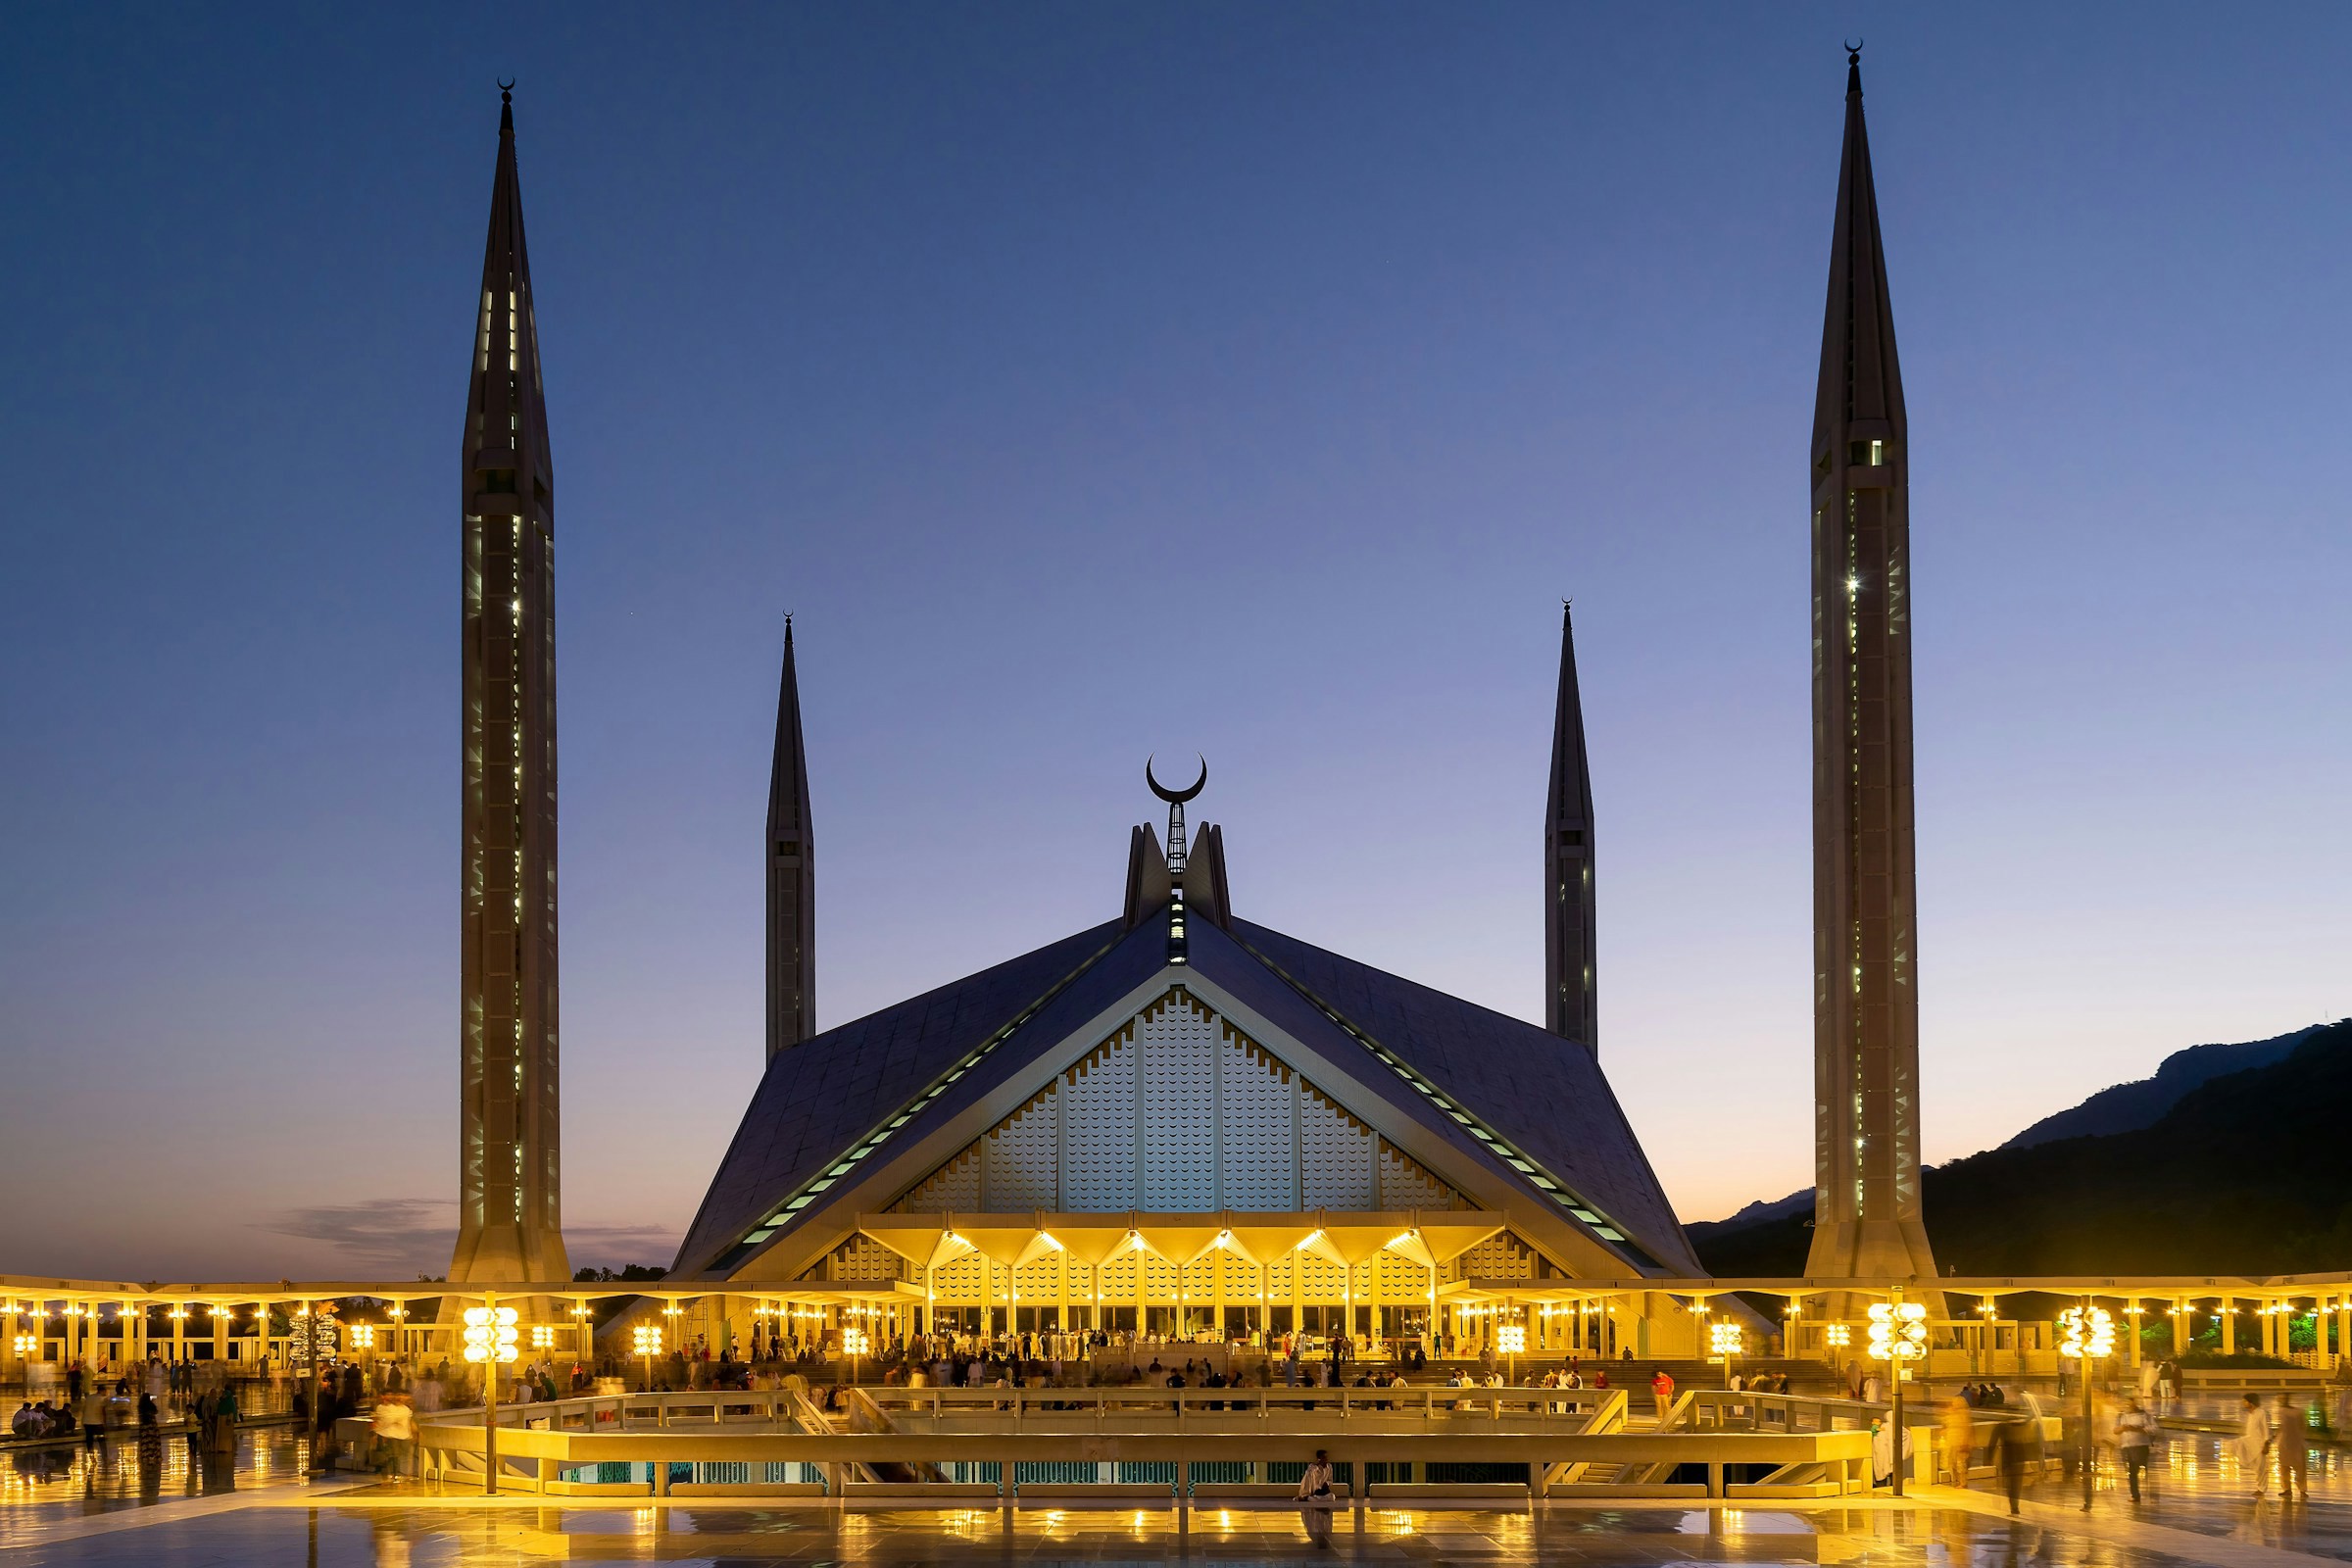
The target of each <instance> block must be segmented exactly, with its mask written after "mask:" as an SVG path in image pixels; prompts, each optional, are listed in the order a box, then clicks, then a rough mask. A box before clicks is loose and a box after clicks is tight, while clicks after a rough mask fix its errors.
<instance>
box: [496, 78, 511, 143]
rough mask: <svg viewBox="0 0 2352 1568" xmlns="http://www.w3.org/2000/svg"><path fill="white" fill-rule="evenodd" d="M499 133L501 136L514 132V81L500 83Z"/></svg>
mask: <svg viewBox="0 0 2352 1568" xmlns="http://www.w3.org/2000/svg"><path fill="white" fill-rule="evenodd" d="M498 133H499V134H500V135H501V136H512V135H514V134H515V83H514V82H512V81H502V82H500V83H499V84H498Z"/></svg>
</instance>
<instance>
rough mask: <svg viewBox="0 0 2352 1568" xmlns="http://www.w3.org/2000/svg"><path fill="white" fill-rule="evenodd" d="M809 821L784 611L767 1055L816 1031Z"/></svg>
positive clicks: (771, 819)
mask: <svg viewBox="0 0 2352 1568" xmlns="http://www.w3.org/2000/svg"><path fill="white" fill-rule="evenodd" d="M810 836H811V835H810V829H809V754H808V752H807V750H806V749H805V748H804V747H803V746H802V744H801V678H800V674H799V672H798V670H797V669H796V668H795V667H794V664H793V655H792V617H791V616H790V615H787V616H785V617H784V678H783V685H782V688H781V690H779V691H778V693H777V695H776V758H775V764H774V766H773V767H771V768H770V769H769V772H768V776H767V1056H768V1059H769V1060H770V1061H773V1060H774V1059H775V1055H776V1053H777V1052H779V1051H786V1050H789V1049H791V1048H792V1047H794V1046H797V1045H799V1044H800V1043H801V1042H802V1041H804V1040H806V1039H808V1038H809V1036H810V1035H812V1034H814V1033H816V871H815V867H814V861H813V858H812V855H811V851H812V845H811V843H810Z"/></svg>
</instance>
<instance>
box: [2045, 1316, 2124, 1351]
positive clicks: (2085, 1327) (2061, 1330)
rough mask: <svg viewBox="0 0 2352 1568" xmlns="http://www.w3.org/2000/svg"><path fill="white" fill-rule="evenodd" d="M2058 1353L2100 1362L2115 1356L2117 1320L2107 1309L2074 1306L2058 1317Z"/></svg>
mask: <svg viewBox="0 0 2352 1568" xmlns="http://www.w3.org/2000/svg"><path fill="white" fill-rule="evenodd" d="M2058 1353H2059V1354H2060V1355H2071V1356H2075V1357H2078V1358H2081V1357H2084V1356H2087V1357H2089V1358H2090V1359H2091V1360H2094V1361H2095V1360H2097V1359H2099V1358H2100V1357H2102V1356H2108V1355H2113V1354H2114V1353H2115V1318H2114V1317H2113V1316H2112V1315H2111V1314H2109V1312H2108V1310H2107V1309H2106V1308H2105V1307H2103V1306H2070V1307H2068V1308H2067V1309H2066V1310H2065V1311H2063V1312H2061V1313H2059V1314H2058Z"/></svg>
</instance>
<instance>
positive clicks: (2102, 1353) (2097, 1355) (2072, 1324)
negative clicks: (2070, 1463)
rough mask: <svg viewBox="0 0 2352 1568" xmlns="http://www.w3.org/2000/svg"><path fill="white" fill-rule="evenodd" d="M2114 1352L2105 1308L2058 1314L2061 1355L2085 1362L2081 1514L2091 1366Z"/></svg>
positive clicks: (2086, 1496)
mask: <svg viewBox="0 0 2352 1568" xmlns="http://www.w3.org/2000/svg"><path fill="white" fill-rule="evenodd" d="M2114 1351H2115V1319H2114V1318H2113V1317H2111V1316H2109V1315H2108V1312H2107V1309H2106V1308H2105V1307H2103V1306H2096V1305H2093V1304H2092V1303H2091V1302H2090V1301H2089V1300H2088V1299H2085V1300H2084V1301H2083V1302H2082V1305H2081V1306H2070V1307H2068V1308H2067V1309H2066V1310H2065V1311H2063V1312H2061V1313H2059V1314H2058V1353H2059V1354H2060V1355H2070V1356H2073V1357H2074V1358H2075V1359H2076V1360H2078V1361H2081V1362H2082V1511H2083V1512H2084V1513H2088V1512H2089V1511H2090V1458H2091V1446H2090V1382H2091V1371H2092V1367H2091V1363H2092V1362H2094V1361H2098V1360H2102V1359H2104V1358H2105V1357H2107V1356H2109V1355H2111V1354H2113V1353H2114Z"/></svg>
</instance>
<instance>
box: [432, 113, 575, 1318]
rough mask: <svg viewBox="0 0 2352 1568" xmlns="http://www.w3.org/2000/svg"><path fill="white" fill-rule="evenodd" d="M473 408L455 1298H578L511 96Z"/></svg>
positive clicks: (541, 433) (541, 544)
mask: <svg viewBox="0 0 2352 1568" xmlns="http://www.w3.org/2000/svg"><path fill="white" fill-rule="evenodd" d="M502 104H503V107H502V108H501V109H500V111H499V123H498V172H497V175H496V178H495V179H494V181H493V183H492V185H491V190H490V240H489V245H488V248H487V250H486V251H485V252H484V254H483V257H482V286H481V292H480V296H479V298H478V300H477V301H476V305H475V313H474V327H473V354H472V357H471V364H470V365H469V366H468V368H467V369H468V376H467V390H466V439H465V461H464V466H463V484H462V487H461V494H462V496H463V500H464V510H463V515H464V517H465V578H464V603H465V648H464V656H463V664H464V668H465V717H464V731H463V733H464V750H463V758H464V769H465V810H464V820H465V847H464V863H463V868H462V875H461V879H460V882H459V895H460V902H461V907H462V909H463V927H464V932H465V937H464V956H463V960H462V963H461V972H462V974H463V981H462V984H463V987H464V1001H463V1007H462V1011H461V1014H460V1025H459V1029H460V1036H459V1038H460V1059H461V1062H462V1071H461V1085H460V1107H461V1109H460V1125H461V1132H460V1142H459V1188H458V1192H459V1200H458V1246H457V1252H456V1254H455V1256H454V1257H452V1259H451V1261H450V1270H449V1277H450V1279H451V1281H452V1282H453V1283H454V1282H468V1283H470V1282H488V1281H502V1280H514V1281H522V1280H530V1281H547V1280H567V1279H569V1278H570V1277H571V1265H570V1262H569V1261H568V1260H567V1258H566V1257H565V1254H564V1231H563V1205H562V1201H561V1185H560V1175H561V1170H562V1145H561V1142H560V1139H559V1129H558V1105H559V1100H558V1082H557V1061H558V1054H557V1030H556V1023H557V1016H556V577H555V572H556V564H555V515H556V512H555V509H556V500H555V493H556V478H555V466H554V463H553V461H552V460H551V459H550V457H549V454H548V441H547V400H546V395H545V391H544V388H543V387H542V386H541V384H540V379H539V327H538V313H537V311H536V310H535V308H534V305H533V301H532V296H531V268H530V258H529V255H528V253H527V252H526V251H525V249H524V247H523V240H522V188H521V184H520V182H519V181H518V179H517V178H516V175H515V109H514V98H513V95H512V93H511V92H510V93H506V94H504V95H503V96H502Z"/></svg>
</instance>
